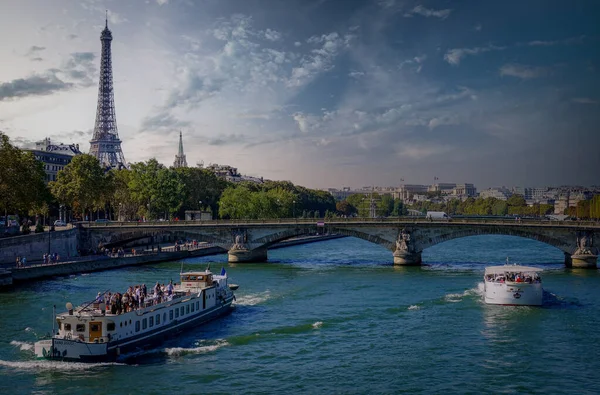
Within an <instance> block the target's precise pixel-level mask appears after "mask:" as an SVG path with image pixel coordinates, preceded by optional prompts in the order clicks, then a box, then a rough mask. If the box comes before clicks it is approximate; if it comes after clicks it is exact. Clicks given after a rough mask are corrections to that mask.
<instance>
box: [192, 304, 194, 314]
mask: <svg viewBox="0 0 600 395" xmlns="http://www.w3.org/2000/svg"><path fill="white" fill-rule="evenodd" d="M193 312H194V302H192V313H193Z"/></svg>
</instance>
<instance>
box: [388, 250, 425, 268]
mask: <svg viewBox="0 0 600 395" xmlns="http://www.w3.org/2000/svg"><path fill="white" fill-rule="evenodd" d="M421 262H422V261H421V253H420V252H406V251H396V252H394V265H402V266H418V265H420V264H421Z"/></svg>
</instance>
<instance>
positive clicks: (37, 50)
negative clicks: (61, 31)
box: [26, 45, 46, 56]
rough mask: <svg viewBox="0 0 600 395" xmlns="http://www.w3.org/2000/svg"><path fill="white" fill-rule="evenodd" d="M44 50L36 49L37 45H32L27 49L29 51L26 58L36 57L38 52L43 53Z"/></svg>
mask: <svg viewBox="0 0 600 395" xmlns="http://www.w3.org/2000/svg"><path fill="white" fill-rule="evenodd" d="M44 49H46V47H38V46H37V45H32V46H31V47H30V48H29V51H27V54H26V55H27V56H32V55H36V54H37V53H38V52H41V51H43V50H44Z"/></svg>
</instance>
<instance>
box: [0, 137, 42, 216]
mask: <svg viewBox="0 0 600 395" xmlns="http://www.w3.org/2000/svg"><path fill="white" fill-rule="evenodd" d="M45 176H46V175H45V173H44V166H43V165H42V163H40V162H39V161H37V160H36V159H35V157H34V156H33V154H32V153H31V152H26V151H22V150H20V149H19V148H17V147H15V146H13V145H12V144H11V143H10V140H9V138H8V136H7V135H5V134H3V133H2V132H0V210H2V212H3V214H6V213H8V212H23V213H27V212H28V211H30V210H31V209H32V207H34V206H41V205H42V204H43V203H44V202H48V201H49V200H50V195H49V193H48V189H47V187H46V185H45V183H44V179H45Z"/></svg>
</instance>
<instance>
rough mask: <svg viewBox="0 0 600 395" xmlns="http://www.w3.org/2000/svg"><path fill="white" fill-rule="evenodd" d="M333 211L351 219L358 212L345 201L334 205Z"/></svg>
mask: <svg viewBox="0 0 600 395" xmlns="http://www.w3.org/2000/svg"><path fill="white" fill-rule="evenodd" d="M335 209H336V211H337V212H338V213H339V214H340V215H344V216H346V217H351V216H352V215H353V214H355V213H356V212H357V211H358V210H357V209H356V207H354V206H353V205H351V204H350V203H349V202H348V201H347V200H342V201H341V202H337V203H336V204H335Z"/></svg>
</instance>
